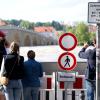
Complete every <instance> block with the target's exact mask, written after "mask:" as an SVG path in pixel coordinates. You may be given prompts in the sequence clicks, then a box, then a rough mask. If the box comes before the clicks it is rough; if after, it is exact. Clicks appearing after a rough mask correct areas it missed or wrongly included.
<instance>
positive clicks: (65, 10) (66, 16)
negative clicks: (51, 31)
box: [0, 0, 97, 23]
mask: <svg viewBox="0 0 100 100" xmlns="http://www.w3.org/2000/svg"><path fill="white" fill-rule="evenodd" d="M96 1H97V0H0V13H1V14H0V18H2V19H23V20H28V21H32V22H37V21H41V22H47V21H52V20H56V21H59V22H65V23H68V22H74V21H85V22H86V21H87V11H88V2H96Z"/></svg>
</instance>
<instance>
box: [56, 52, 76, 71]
mask: <svg viewBox="0 0 100 100" xmlns="http://www.w3.org/2000/svg"><path fill="white" fill-rule="evenodd" d="M64 55H70V56H72V57H73V59H74V63H73V65H72V67H70V68H64V67H63V65H62V64H61V58H62V57H63V56H64ZM58 64H59V66H60V68H61V69H64V70H67V71H71V70H73V69H74V68H75V67H76V65H77V61H76V58H75V56H74V55H73V54H72V53H69V52H65V53H62V54H61V55H60V56H59V58H58Z"/></svg>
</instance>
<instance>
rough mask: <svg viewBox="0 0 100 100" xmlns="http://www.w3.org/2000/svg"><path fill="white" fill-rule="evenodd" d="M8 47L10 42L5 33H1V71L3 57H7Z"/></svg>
mask: <svg viewBox="0 0 100 100" xmlns="http://www.w3.org/2000/svg"><path fill="white" fill-rule="evenodd" d="M6 46H8V42H7V40H6V38H5V33H4V32H2V31H0V69H1V64H2V60H3V55H6V54H7V52H6Z"/></svg>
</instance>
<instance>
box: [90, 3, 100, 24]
mask: <svg viewBox="0 0 100 100" xmlns="http://www.w3.org/2000/svg"><path fill="white" fill-rule="evenodd" d="M88 22H89V23H100V2H89V3H88Z"/></svg>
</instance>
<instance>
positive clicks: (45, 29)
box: [34, 26, 55, 32]
mask: <svg viewBox="0 0 100 100" xmlns="http://www.w3.org/2000/svg"><path fill="white" fill-rule="evenodd" d="M34 31H36V32H53V31H55V29H54V28H53V27H46V26H39V27H35V28H34Z"/></svg>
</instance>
